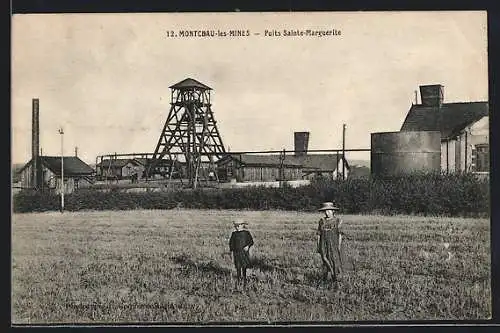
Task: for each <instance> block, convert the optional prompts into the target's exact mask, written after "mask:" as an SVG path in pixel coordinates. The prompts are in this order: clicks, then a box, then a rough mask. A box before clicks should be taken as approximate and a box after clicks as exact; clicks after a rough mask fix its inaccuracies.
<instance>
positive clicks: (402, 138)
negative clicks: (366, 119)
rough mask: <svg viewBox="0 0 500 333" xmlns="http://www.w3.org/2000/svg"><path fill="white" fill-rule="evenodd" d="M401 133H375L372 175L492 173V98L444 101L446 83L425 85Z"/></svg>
mask: <svg viewBox="0 0 500 333" xmlns="http://www.w3.org/2000/svg"><path fill="white" fill-rule="evenodd" d="M419 88H420V96H421V103H420V104H418V103H417V101H416V102H415V104H412V106H411V108H410V110H409V111H408V113H407V115H406V118H405V120H404V122H403V125H402V126H401V130H400V131H399V132H385V133H372V134H371V173H372V175H374V176H390V175H396V174H401V173H411V172H415V171H423V172H440V171H442V172H446V173H449V172H474V173H489V108H488V102H457V103H444V87H443V86H442V85H440V84H434V85H422V86H420V87H419Z"/></svg>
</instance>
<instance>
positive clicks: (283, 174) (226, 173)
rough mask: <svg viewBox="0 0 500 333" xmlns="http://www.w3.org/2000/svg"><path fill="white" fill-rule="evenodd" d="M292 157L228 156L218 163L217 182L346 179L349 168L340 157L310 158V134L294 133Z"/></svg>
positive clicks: (317, 156)
mask: <svg viewBox="0 0 500 333" xmlns="http://www.w3.org/2000/svg"><path fill="white" fill-rule="evenodd" d="M294 139H295V140H294V144H295V147H294V153H293V154H289V155H286V154H280V155H271V154H267V155H254V154H227V155H226V156H225V157H223V158H222V159H220V160H219V161H217V175H218V178H219V180H220V181H230V180H231V179H236V181H237V182H244V181H250V182H259V181H260V182H265V181H276V180H299V179H312V178H315V177H324V178H328V179H337V177H338V176H339V175H342V171H343V172H344V176H345V177H347V176H348V174H349V170H350V167H349V164H348V163H347V161H346V159H344V158H343V157H342V154H309V153H308V143H309V132H295V133H294Z"/></svg>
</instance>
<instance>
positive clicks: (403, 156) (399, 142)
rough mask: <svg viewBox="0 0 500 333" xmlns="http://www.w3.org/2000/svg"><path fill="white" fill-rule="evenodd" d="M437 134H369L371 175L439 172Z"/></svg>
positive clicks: (438, 140)
mask: <svg viewBox="0 0 500 333" xmlns="http://www.w3.org/2000/svg"><path fill="white" fill-rule="evenodd" d="M440 169H441V132H439V131H419V132H383V133H372V134H371V174H372V176H374V177H387V176H396V175H401V174H408V173H413V172H439V171H440Z"/></svg>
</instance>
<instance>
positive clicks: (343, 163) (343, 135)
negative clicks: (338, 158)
mask: <svg viewBox="0 0 500 333" xmlns="http://www.w3.org/2000/svg"><path fill="white" fill-rule="evenodd" d="M345 127H346V125H345V124H343V125H342V159H343V161H342V180H345V161H346V159H345Z"/></svg>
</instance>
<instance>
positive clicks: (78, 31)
mask: <svg viewBox="0 0 500 333" xmlns="http://www.w3.org/2000/svg"><path fill="white" fill-rule="evenodd" d="M486 19H487V17H486V12H465V11H464V12H386V13H383V12H370V13H361V12H356V13H349V12H337V13H335V12H330V13H328V12H323V13H242V12H239V13H155V14H151V13H142V14H137V13H136V14H38V15H37V14H34V15H27V14H22V15H14V16H13V19H12V38H11V40H12V62H11V63H12V71H11V73H12V86H11V88H12V98H11V100H12V109H11V114H12V117H11V119H12V123H11V128H12V131H11V133H12V134H11V142H12V152H11V160H12V162H13V163H26V162H27V161H28V160H29V159H30V158H31V114H32V110H31V103H32V98H39V100H40V146H41V148H42V150H43V154H44V155H52V156H59V155H60V153H61V141H60V140H61V136H60V135H59V134H58V129H59V128H60V127H63V128H64V133H65V134H64V154H65V155H73V154H74V147H78V156H79V157H80V158H81V159H82V160H84V161H85V162H87V163H95V159H96V156H97V155H102V154H111V153H115V152H116V153H134V152H153V151H154V149H155V147H156V144H157V142H158V139H159V137H160V133H161V130H162V128H163V125H164V122H165V121H166V118H167V115H168V112H169V110H170V104H169V103H170V89H169V86H171V85H173V84H175V83H177V82H179V81H182V80H183V79H185V78H187V77H191V78H193V79H196V80H198V81H200V82H202V83H204V84H206V85H208V86H210V87H211V88H213V91H212V92H211V94H212V111H213V112H214V117H215V119H216V120H217V126H218V129H219V132H220V133H221V136H222V140H223V143H224V145H225V146H226V148H228V147H229V149H230V150H231V151H258V150H280V149H290V150H292V149H293V133H294V132H295V131H309V132H310V140H309V149H338V148H341V145H342V124H344V123H345V124H346V125H347V129H346V148H369V147H370V133H373V132H386V131H398V130H399V129H400V128H401V125H402V123H403V121H404V119H405V116H406V114H407V112H408V110H409V108H410V107H411V105H412V102H414V101H415V90H418V87H419V85H422V84H442V85H443V86H444V100H445V102H459V101H486V100H488V67H487V64H488V62H487V21H486ZM198 29H202V30H215V31H217V30H220V31H228V30H231V29H242V30H247V29H248V30H249V31H250V36H248V37H210V38H204V37H174V38H172V37H167V36H166V32H167V31H170V30H173V31H174V32H176V33H177V34H179V31H185V30H198ZM285 29H286V30H297V29H299V30H305V29H312V30H332V29H336V30H337V31H340V35H336V36H323V37H318V36H303V37H300V36H298V37H292V36H283V30H285ZM265 30H268V31H273V30H276V31H279V32H280V33H281V36H267V35H266V34H265ZM255 33H259V34H260V35H255ZM418 95H420V94H418ZM418 101H419V102H420V96H418ZM347 157H348V158H349V157H350V158H359V159H368V158H369V153H358V154H354V153H351V155H350V156H349V155H348V156H347Z"/></svg>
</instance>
